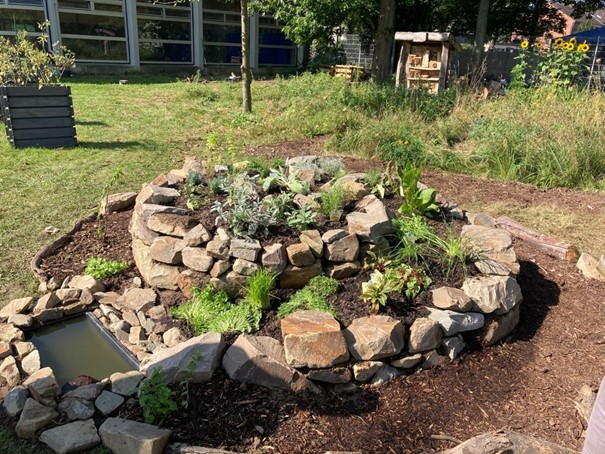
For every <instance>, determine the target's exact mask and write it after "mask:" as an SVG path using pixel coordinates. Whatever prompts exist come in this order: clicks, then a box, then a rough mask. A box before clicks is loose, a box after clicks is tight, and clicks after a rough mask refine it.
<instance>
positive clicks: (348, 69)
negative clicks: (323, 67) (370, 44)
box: [333, 65, 366, 82]
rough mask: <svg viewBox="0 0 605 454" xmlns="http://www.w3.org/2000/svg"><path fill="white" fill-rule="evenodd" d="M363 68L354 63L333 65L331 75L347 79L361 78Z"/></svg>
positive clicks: (363, 73) (363, 74)
mask: <svg viewBox="0 0 605 454" xmlns="http://www.w3.org/2000/svg"><path fill="white" fill-rule="evenodd" d="M365 72H366V71H365V69H364V68H363V66H354V65H334V67H333V75H334V76H335V77H341V78H343V79H347V80H349V81H351V82H352V81H354V80H358V79H361V78H363V77H364V76H365Z"/></svg>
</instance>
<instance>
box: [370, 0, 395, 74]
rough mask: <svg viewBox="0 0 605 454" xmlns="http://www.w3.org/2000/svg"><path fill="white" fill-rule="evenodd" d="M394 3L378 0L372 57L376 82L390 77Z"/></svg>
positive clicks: (392, 1) (387, 0)
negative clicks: (378, 9) (378, 6)
mask: <svg viewBox="0 0 605 454" xmlns="http://www.w3.org/2000/svg"><path fill="white" fill-rule="evenodd" d="M395 3H396V2H395V0H380V13H379V15H378V26H377V27H376V34H375V36H374V57H373V58H372V74H373V75H374V81H376V82H386V81H388V80H389V78H390V77H391V55H392V53H393V37H394V34H395Z"/></svg>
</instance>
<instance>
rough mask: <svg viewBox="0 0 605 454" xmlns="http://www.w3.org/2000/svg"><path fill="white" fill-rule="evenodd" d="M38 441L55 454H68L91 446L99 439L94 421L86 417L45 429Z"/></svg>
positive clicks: (99, 440) (98, 441) (95, 444)
mask: <svg viewBox="0 0 605 454" xmlns="http://www.w3.org/2000/svg"><path fill="white" fill-rule="evenodd" d="M40 441H41V442H42V443H44V444H45V445H47V446H48V447H49V448H50V449H52V450H53V451H54V452H56V453H57V454H69V453H76V452H82V451H84V450H86V449H90V448H93V447H95V446H97V445H98V444H99V443H100V442H101V439H100V438H99V434H98V433H97V428H96V427H95V423H94V421H93V420H92V419H88V420H86V421H76V422H72V423H69V424H65V425H63V426H58V427H55V428H53V429H49V430H46V431H44V432H42V434H41V435H40Z"/></svg>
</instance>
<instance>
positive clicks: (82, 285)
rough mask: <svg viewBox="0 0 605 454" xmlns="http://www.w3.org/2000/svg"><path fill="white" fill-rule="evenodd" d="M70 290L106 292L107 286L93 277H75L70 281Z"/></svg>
mask: <svg viewBox="0 0 605 454" xmlns="http://www.w3.org/2000/svg"><path fill="white" fill-rule="evenodd" d="M69 288H77V289H80V290H88V291H90V293H93V294H94V293H96V292H104V291H105V286H104V285H103V283H102V282H99V281H97V280H96V279H95V278H94V277H92V276H74V277H73V278H71V280H70V281H69Z"/></svg>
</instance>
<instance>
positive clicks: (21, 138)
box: [0, 85, 78, 148]
mask: <svg viewBox="0 0 605 454" xmlns="http://www.w3.org/2000/svg"><path fill="white" fill-rule="evenodd" d="M0 109H1V110H2V121H3V122H4V125H5V126H6V136H7V138H8V141H9V142H10V143H11V145H13V146H14V147H16V148H26V147H44V148H61V147H75V146H76V145H77V144H78V142H77V140H76V127H75V121H74V110H73V104H72V99H71V90H70V88H69V87H66V86H63V85H55V86H44V87H42V88H38V86H37V85H36V86H14V87H10V86H5V87H0Z"/></svg>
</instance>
